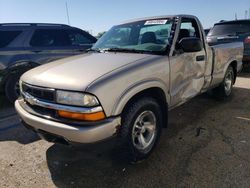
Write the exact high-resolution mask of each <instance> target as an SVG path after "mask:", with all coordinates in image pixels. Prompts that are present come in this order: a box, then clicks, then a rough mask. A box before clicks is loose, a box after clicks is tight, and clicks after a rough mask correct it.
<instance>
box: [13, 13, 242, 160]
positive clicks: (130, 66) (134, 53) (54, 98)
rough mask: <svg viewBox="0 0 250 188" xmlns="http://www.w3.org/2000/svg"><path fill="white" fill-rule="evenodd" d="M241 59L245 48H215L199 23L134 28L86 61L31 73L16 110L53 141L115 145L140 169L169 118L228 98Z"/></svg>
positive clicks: (189, 19)
mask: <svg viewBox="0 0 250 188" xmlns="http://www.w3.org/2000/svg"><path fill="white" fill-rule="evenodd" d="M242 53H243V44H242V43H230V44H222V45H217V46H214V47H209V46H208V45H207V43H206V40H205V34H204V32H203V28H202V25H201V23H200V21H199V20H198V19H197V18H196V17H195V16H190V15H174V16H159V17H149V18H143V19H136V20H131V21H128V22H125V23H122V24H119V25H116V26H114V27H112V28H111V29H110V30H109V31H108V32H107V33H106V34H105V35H103V36H102V37H101V38H100V39H99V40H98V41H97V43H96V44H95V45H94V46H93V47H92V48H91V49H90V50H89V52H88V53H86V54H83V55H78V56H74V57H70V58H65V59H62V60H58V61H55V62H52V63H49V64H46V65H42V66H40V67H37V68H35V69H32V70H30V71H28V72H26V73H25V74H24V75H23V76H22V77H21V79H20V88H21V97H20V98H19V99H18V100H17V101H16V102H15V108H16V110H17V112H18V114H19V115H20V116H21V119H22V120H23V122H24V125H26V126H27V127H29V128H30V129H32V130H33V131H35V132H37V133H38V134H39V135H40V136H41V137H42V138H44V139H46V140H48V141H52V142H61V143H69V144H75V143H82V144H87V143H96V142H99V141H104V140H106V139H109V138H114V142H116V143H117V144H119V145H120V147H121V148H123V149H124V151H125V152H124V153H127V157H128V159H129V160H132V161H138V160H142V159H144V158H146V157H147V156H149V154H150V153H151V152H152V150H153V149H154V148H155V146H156V144H157V142H158V140H159V137H160V135H161V132H162V128H164V127H166V126H167V120H168V115H167V114H168V111H169V110H171V109H173V108H175V107H177V106H179V105H181V104H183V103H184V102H186V101H187V100H189V99H191V98H193V97H195V96H197V95H199V94H201V93H203V92H206V91H208V90H212V91H213V93H214V95H215V96H217V97H220V98H226V97H229V96H230V94H231V92H232V87H233V84H234V83H235V80H236V76H237V73H238V71H240V70H241V67H242ZM111 140H113V139H111ZM122 151H123V150H122Z"/></svg>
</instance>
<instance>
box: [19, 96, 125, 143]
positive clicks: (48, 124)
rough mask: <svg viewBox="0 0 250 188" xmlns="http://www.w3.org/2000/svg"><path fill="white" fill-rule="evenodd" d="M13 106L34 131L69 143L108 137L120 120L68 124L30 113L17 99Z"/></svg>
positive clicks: (88, 141) (90, 141)
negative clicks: (54, 136)
mask: <svg viewBox="0 0 250 188" xmlns="http://www.w3.org/2000/svg"><path fill="white" fill-rule="evenodd" d="M15 108H16V111H17V113H18V114H19V115H20V117H21V119H22V120H23V121H24V122H25V123H26V124H27V125H29V126H30V127H32V129H34V130H35V131H36V132H41V131H45V132H47V133H51V134H53V135H57V136H60V137H62V138H63V139H64V140H66V141H67V142H69V143H70V142H73V143H82V144H89V143H95V142H98V141H102V140H105V139H108V138H110V137H112V136H114V135H115V134H116V132H117V129H118V127H119V126H120V122H121V119H120V117H114V118H107V119H106V120H104V121H103V122H102V123H101V124H100V123H98V124H96V125H95V124H93V123H91V125H89V126H79V125H70V124H65V123H62V122H56V121H52V120H48V119H45V118H41V117H38V116H35V115H32V114H30V113H28V112H27V111H26V110H25V109H23V107H22V106H21V105H20V104H19V101H18V100H17V101H16V102H15Z"/></svg>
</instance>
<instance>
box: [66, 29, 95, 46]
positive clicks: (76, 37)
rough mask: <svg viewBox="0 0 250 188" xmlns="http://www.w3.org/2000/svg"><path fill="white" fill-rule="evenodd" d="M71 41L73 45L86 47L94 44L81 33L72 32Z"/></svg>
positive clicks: (70, 33)
mask: <svg viewBox="0 0 250 188" xmlns="http://www.w3.org/2000/svg"><path fill="white" fill-rule="evenodd" d="M69 39H70V41H71V44H72V45H84V44H92V43H93V42H92V41H91V40H90V39H89V38H88V37H87V36H86V35H85V34H84V33H83V32H80V31H70V32H69Z"/></svg>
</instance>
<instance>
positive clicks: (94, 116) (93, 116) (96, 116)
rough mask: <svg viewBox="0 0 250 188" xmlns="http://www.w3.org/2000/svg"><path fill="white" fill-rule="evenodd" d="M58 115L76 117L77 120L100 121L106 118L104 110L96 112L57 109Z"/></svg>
mask: <svg viewBox="0 0 250 188" xmlns="http://www.w3.org/2000/svg"><path fill="white" fill-rule="evenodd" d="M57 113H58V115H59V116H60V117H63V118H69V119H75V120H83V121H98V120H102V119H104V118H105V114H104V112H95V113H85V114H83V113H75V112H68V111H62V110H58V111H57Z"/></svg>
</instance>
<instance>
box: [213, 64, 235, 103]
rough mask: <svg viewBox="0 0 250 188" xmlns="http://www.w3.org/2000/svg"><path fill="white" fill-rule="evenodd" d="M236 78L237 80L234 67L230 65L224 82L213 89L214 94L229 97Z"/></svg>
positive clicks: (219, 96) (219, 97)
mask: <svg viewBox="0 0 250 188" xmlns="http://www.w3.org/2000/svg"><path fill="white" fill-rule="evenodd" d="M234 80H235V74H234V70H233V67H232V66H229V67H228V69H227V71H226V74H225V77H224V79H223V82H222V83H221V84H220V85H219V86H218V87H216V88H215V89H213V95H214V96H215V97H216V98H218V99H226V98H228V97H229V96H230V95H231V93H232V89H233V84H234Z"/></svg>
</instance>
